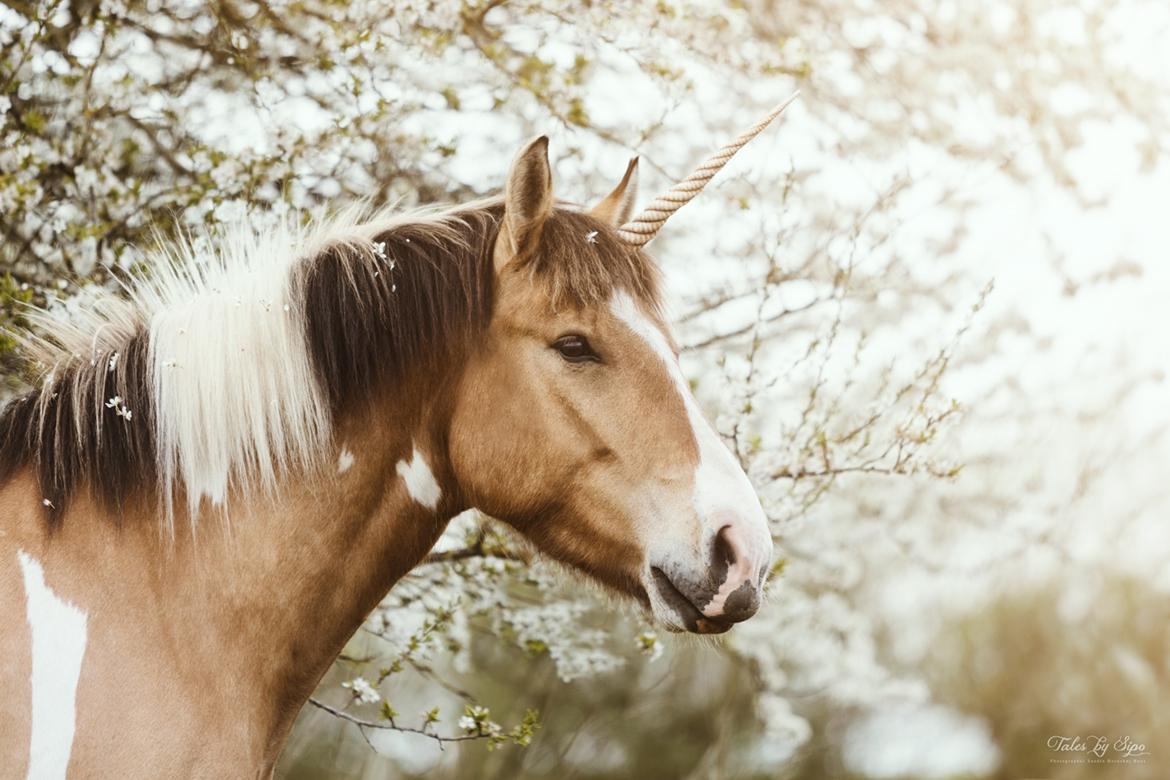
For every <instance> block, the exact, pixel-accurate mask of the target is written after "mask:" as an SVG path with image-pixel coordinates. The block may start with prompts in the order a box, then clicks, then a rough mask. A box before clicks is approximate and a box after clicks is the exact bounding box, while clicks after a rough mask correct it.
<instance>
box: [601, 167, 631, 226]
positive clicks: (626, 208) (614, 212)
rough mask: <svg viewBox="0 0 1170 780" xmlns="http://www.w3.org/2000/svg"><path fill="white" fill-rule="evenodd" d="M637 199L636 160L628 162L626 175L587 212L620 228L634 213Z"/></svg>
mask: <svg viewBox="0 0 1170 780" xmlns="http://www.w3.org/2000/svg"><path fill="white" fill-rule="evenodd" d="M637 197H638V158H637V157H635V158H633V159H632V160H630V164H629V165H627V166H626V175H625V176H623V177H622V180H621V182H619V183H618V186H616V187H614V190H613V192H611V193H609V194H608V195H606V196H605V197H604V198H603V199H602V200H601V202H600V203H598V204H597V205H596V206H594V207H593V208H592V209H590V210H589V213H590V214H591V215H592V216H594V217H597V218H598V219H600V220H601V221H602V222H608V223H609V224H611V225H613V226H614V227H620V226H622V225H624V224H626V223H627V222H629V220H630V215H631V214H632V213H633V211H634V200H635V199H637Z"/></svg>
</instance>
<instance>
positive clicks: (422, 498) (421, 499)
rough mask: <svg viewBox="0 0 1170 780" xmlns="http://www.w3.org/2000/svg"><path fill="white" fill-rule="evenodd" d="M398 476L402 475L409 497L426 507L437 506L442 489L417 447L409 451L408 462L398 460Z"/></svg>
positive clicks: (433, 507) (434, 507) (432, 507)
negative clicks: (411, 451)
mask: <svg viewBox="0 0 1170 780" xmlns="http://www.w3.org/2000/svg"><path fill="white" fill-rule="evenodd" d="M398 476H400V477H402V481H403V482H404V483H405V484H406V492H407V493H409V494H410V497H411V498H413V499H414V500H415V501H417V502H418V503H420V504H422V505H423V506H425V507H426V508H427V509H431V510H433V509H436V508H438V506H439V497H440V496H442V495H443V491H442V489H441V488H440V487H439V483H438V482H436V481H435V475H434V474H432V473H431V468H430V466H428V465H427V461H426V458H424V457H423V454H422V453H421V452H419V451H418V447H415V448H414V452H413V453H411V458H410V462H409V463H407V462H406V461H405V460H400V461H398Z"/></svg>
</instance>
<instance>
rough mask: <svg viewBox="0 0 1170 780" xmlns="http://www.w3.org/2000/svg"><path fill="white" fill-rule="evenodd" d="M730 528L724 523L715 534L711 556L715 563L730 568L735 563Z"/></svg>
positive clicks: (734, 546)
mask: <svg viewBox="0 0 1170 780" xmlns="http://www.w3.org/2000/svg"><path fill="white" fill-rule="evenodd" d="M732 533H733V532H732V530H731V526H730V525H725V526H723V527H722V528H720V529H719V533H717V534H715V550H714V555H713V556H712V558H713V559H714V561H715V564H716V565H722V566H723V567H725V568H727V569H730V568H731V567H732V566H734V565H735V562H736V560H737V556H736V550H735V548H736V544H735V542H734V541H733V539H732Z"/></svg>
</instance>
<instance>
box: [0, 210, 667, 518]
mask: <svg viewBox="0 0 1170 780" xmlns="http://www.w3.org/2000/svg"><path fill="white" fill-rule="evenodd" d="M502 212H503V205H502V203H501V202H499V201H484V202H481V203H477V204H471V205H468V206H464V207H460V208H456V209H451V210H447V211H439V212H431V213H429V214H419V213H415V214H405V215H397V216H387V215H385V214H382V215H375V216H374V217H372V218H370V219H362V215H361V214H360V212H358V211H356V210H353V211H350V212H348V213H346V214H344V215H342V216H340V217H337V218H334V219H332V220H329V221H326V222H322V223H318V224H316V225H314V226H312V227H308V228H301V227H294V226H291V225H289V224H284V225H281V226H279V227H276V228H272V229H266V230H263V231H257V230H256V229H254V228H252V227H249V226H247V225H242V226H239V227H235V228H231V229H229V230H227V231H221V232H218V233H213V234H210V235H207V236H204V237H203V238H202V239H201V240H198V241H195V240H191V239H187V240H183V241H179V242H176V243H175V244H174V245H173V246H170V247H167V248H164V249H162V250H159V251H158V252H156V253H155V255H154V256H153V258H152V262H150V263H148V264H147V268H148V271H147V272H145V273H143V274H141V275H139V276H138V277H136V278H135V280H134V281H133V282H132V283H131V284H130V285H129V286H128V290H127V296H126V297H125V298H117V297H114V296H109V297H106V298H101V299H99V300H97V301H95V302H93V304H92V306H90V307H89V308H87V309H85V310H83V311H79V312H76V313H74V314H73V316H72V317H71V318H70V319H69V321H63V320H62V319H61V318H60V317H58V316H55V315H53V314H51V313H49V312H34V313H33V315H32V319H33V320H34V328H33V330H31V331H30V332H28V333H22V334H17V336H18V339H19V341H20V342H21V343H22V344H23V346H24V348H25V350H26V352H27V354H28V356H29V357H30V359H31V363H30V365H31V366H32V367H33V369H34V373H35V374H36V378H37V379H38V380H39V386H38V387H37V389H35V390H33V391H31V392H29V393H27V394H25V395H24V396H21V397H19V398H16V399H14V400H13V401H11V402H10V403H9V404H8V405H7V406H6V407H5V408H4V409H3V410H2V411H0V484H2V483H3V482H5V481H7V480H9V479H10V478H12V477H13V476H14V475H15V474H16V473H18V472H19V471H21V470H22V469H24V468H25V467H32V468H33V469H34V470H35V474H36V478H37V480H38V482H39V485H40V490H41V493H42V495H43V501H42V503H43V504H44V507H45V510H46V515H47V517H48V521H49V523H50V525H51V526H54V525H56V524H57V523H59V522H60V518H61V516H62V514H63V513H64V510H65V508H66V507H67V506H68V504H69V502H70V500H71V498H72V497H73V496H74V495H76V493H77V492H78V491H79V490H83V489H87V490H89V491H90V493H91V494H92V495H93V496H94V497H95V498H96V499H97V500H99V501H100V502H102V503H103V504H104V505H106V506H107V507H109V508H111V509H113V510H115V511H113V512H112V513H111V514H112V515H113V516H115V517H116V516H118V515H119V514H120V513H119V512H118V511H116V510H119V509H120V508H121V507H123V506H124V504H125V502H126V500H127V499H128V498H129V497H130V496H131V495H133V494H134V493H135V492H136V491H140V490H143V489H144V488H150V489H157V492H158V496H159V498H160V500H161V503H162V507H161V508H162V512H161V514H162V516H163V517H164V518H165V521H166V522H167V524H168V528H170V527H171V526H172V524H173V520H174V508H173V507H174V503H175V502H176V500H177V498H178V497H179V496H185V501H186V506H187V512H188V514H189V516H190V518H191V519H192V520H194V519H195V518H196V517H197V516H198V514H199V511H200V508H201V507H202V506H203V505H204V502H205V501H206V502H209V503H210V505H212V506H222V505H223V503H224V502H225V501H226V500H227V497H228V495H229V493H232V492H236V491H238V492H240V493H242V494H248V493H251V492H256V491H261V492H263V491H271V490H274V489H275V487H276V485H277V482H278V480H279V479H280V477H281V476H282V475H284V474H286V473H287V472H288V471H289V470H290V469H307V468H312V467H314V466H315V465H316V464H318V463H320V462H321V459H322V457H323V455H324V454H325V453H326V452H327V451H328V450H329V447H330V446H331V443H332V430H333V426H334V423H335V421H336V419H337V417H338V415H340V414H344V413H345V411H346V410H347V409H349V408H351V407H352V406H353V405H354V404H357V403H360V402H362V401H363V400H365V399H367V398H368V397H369V395H370V393H371V392H372V391H373V390H374V389H376V388H378V387H385V386H387V385H390V386H392V385H393V383H394V382H396V381H398V380H399V379H401V378H402V377H404V376H405V375H406V373H407V372H408V371H413V370H425V368H426V367H427V366H429V365H434V363H435V361H442V360H444V359H445V358H446V357H447V356H448V355H449V354H450V351H451V350H452V349H453V348H455V347H457V346H459V345H460V344H462V343H463V342H464V340H465V339H467V338H468V337H469V336H471V335H473V334H475V333H476V332H478V331H479V330H480V329H482V328H484V327H486V325H487V323H488V321H489V320H490V318H491V313H492V301H493V295H492V291H493V265H492V252H493V247H494V245H495V241H496V237H497V235H498V233H499V223H500V218H501V215H502ZM529 265H530V266H531V270H532V273H533V274H534V275H535V276H538V277H541V278H543V280H544V281H545V282H546V283H547V289H548V291H549V292H548V295H549V296H550V298H552V299H553V302H554V303H556V304H557V305H562V304H572V303H577V304H585V305H588V304H593V303H597V302H599V301H602V300H604V299H605V298H607V297H608V296H609V295H610V294H612V292H613V291H615V290H619V289H621V290H626V291H628V292H629V293H630V294H631V295H634V296H635V297H637V298H639V299H641V300H643V301H645V302H647V303H648V304H649V305H651V306H656V305H657V300H658V297H657V296H658V292H657V272H656V269H655V267H654V265H653V263H652V262H650V260H649V259H648V258H647V257H646V256H645V255H644V254H643V253H642V252H640V251H638V250H636V249H632V248H631V247H630V246H628V245H627V244H624V243H623V242H622V240H621V239H620V238H619V237H618V235H617V233H616V231H615V230H614V229H613V228H612V227H610V226H609V225H608V224H606V223H604V222H602V221H599V220H597V219H594V218H593V217H591V216H589V215H587V214H584V213H581V212H578V211H573V210H570V209H567V208H557V209H555V210H554V212H553V213H552V215H551V217H550V218H549V219H548V221H547V223H546V224H545V226H544V229H543V239H542V251H541V253H540V254H539V255H537V256H536V257H534V258H533V259H532V260H531V261H530V262H529Z"/></svg>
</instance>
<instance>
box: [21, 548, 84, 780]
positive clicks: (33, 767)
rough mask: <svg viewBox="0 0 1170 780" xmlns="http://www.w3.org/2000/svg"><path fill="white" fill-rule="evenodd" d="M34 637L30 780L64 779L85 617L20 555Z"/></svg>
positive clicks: (33, 563)
mask: <svg viewBox="0 0 1170 780" xmlns="http://www.w3.org/2000/svg"><path fill="white" fill-rule="evenodd" d="M17 557H18V558H19V559H20V570H21V573H22V574H23V575H24V591H25V596H26V598H27V600H28V626H29V632H30V633H31V634H32V678H31V683H32V739H31V740H30V742H29V752H28V780H56V779H57V778H64V777H65V770H66V769H67V768H68V767H69V754H70V752H71V751H72V750H73V730H74V727H75V723H76V707H75V704H76V697H77V680H78V678H79V677H80V676H81V659H82V657H83V656H84V655H85V639H86V633H85V625H86V616H85V613H84V612H82V611H81V610H79V609H78V608H77V607H75V606H74V605H72V604H70V603H69V602H67V601H62V600H61V599H60V598H59V597H58V596H57V594H55V593H54V592H53V591H52V590H51V589H50V588H49V586H48V585H46V584H45V572H44V569H42V568H41V564H40V563H38V562H37V561H36V560H34V559H33V558H31V557H29V556H28V555H26V554H25V553H24V551H18V552H17Z"/></svg>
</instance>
